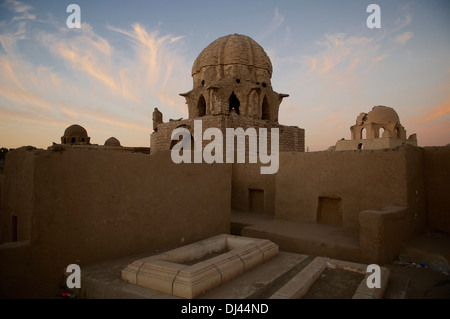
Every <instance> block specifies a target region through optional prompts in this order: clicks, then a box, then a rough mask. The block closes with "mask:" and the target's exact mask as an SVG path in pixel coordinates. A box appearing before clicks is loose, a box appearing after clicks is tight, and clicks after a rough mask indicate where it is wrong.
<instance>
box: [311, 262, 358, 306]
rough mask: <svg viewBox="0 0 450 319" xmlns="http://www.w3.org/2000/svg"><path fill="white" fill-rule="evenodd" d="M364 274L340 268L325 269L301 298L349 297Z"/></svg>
mask: <svg viewBox="0 0 450 319" xmlns="http://www.w3.org/2000/svg"><path fill="white" fill-rule="evenodd" d="M363 279H364V275H362V274H359V273H356V272H352V271H347V270H340V269H328V268H327V269H325V270H324V271H323V273H322V275H321V276H320V278H319V279H317V281H316V282H315V283H314V284H313V285H312V286H311V288H310V289H309V291H308V293H307V294H306V295H305V296H304V297H303V299H351V298H352V297H353V295H354V293H355V291H356V289H357V288H358V286H359V284H360V283H361V280H363Z"/></svg>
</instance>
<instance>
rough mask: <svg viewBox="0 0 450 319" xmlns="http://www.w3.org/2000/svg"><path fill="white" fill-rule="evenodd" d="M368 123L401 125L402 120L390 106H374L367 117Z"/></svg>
mask: <svg viewBox="0 0 450 319" xmlns="http://www.w3.org/2000/svg"><path fill="white" fill-rule="evenodd" d="M366 123H377V124H387V123H400V118H399V117H398V114H397V112H395V110H394V109H393V108H392V107H388V106H382V105H379V106H374V107H373V108H372V111H370V112H369V113H368V114H367V116H366Z"/></svg>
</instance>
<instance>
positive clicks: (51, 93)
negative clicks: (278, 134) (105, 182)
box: [0, 0, 450, 151]
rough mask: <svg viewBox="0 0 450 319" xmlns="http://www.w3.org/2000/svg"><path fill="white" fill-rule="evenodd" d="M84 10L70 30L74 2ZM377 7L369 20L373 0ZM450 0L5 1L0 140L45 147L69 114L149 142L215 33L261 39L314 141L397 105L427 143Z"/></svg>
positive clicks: (449, 25) (279, 87)
mask: <svg viewBox="0 0 450 319" xmlns="http://www.w3.org/2000/svg"><path fill="white" fill-rule="evenodd" d="M71 3H76V4H78V5H79V6H80V8H81V23H82V26H81V28H80V29H69V28H68V27H67V26H66V19H67V17H68V16H69V14H70V13H67V12H66V8H67V6H68V5H69V4H71ZM371 3H376V4H378V5H379V6H380V8H381V28H380V29H369V28H368V27H367V25H366V19H367V17H368V16H369V13H367V12H366V8H367V6H368V5H369V4H371ZM449 16H450V1H447V0H443V1H438V0H429V1H418V0H417V1H413V0H411V1H405V0H395V1H394V0H391V1H376V0H372V1H362V0H344V1H331V0H328V1H325V0H318V1H312V0H309V1H264V0H263V1H252V0H247V1H242V0H241V1H213V0H210V1H169V0H167V1H137V0H134V1H133V0H129V1H102V0H96V1H75V0H71V1H61V0H58V1H56V0H54V1H16V0H5V1H0V119H1V120H0V146H2V147H8V148H14V147H19V146H22V145H33V146H36V147H41V148H46V147H47V146H49V145H51V144H52V142H60V137H61V136H62V134H63V132H64V129H65V128H66V127H68V126H69V125H71V124H75V123H76V124H80V125H82V126H83V127H85V128H86V129H87V131H88V134H89V136H90V137H91V143H94V144H100V145H102V144H103V143H104V141H105V140H106V139H107V138H109V137H110V136H115V137H116V138H118V139H119V140H120V141H121V143H122V145H125V146H148V145H149V140H150V137H149V136H150V133H151V132H152V120H151V118H152V112H153V109H154V108H155V107H158V108H159V110H161V111H162V112H163V114H164V120H165V121H168V120H169V119H170V118H180V117H183V118H186V117H187V108H186V104H185V100H184V98H183V97H181V96H179V93H183V92H187V91H189V90H190V89H191V88H192V78H191V68H192V64H193V62H194V60H195V58H196V57H197V56H198V54H199V53H200V52H201V51H202V50H203V49H204V48H205V47H206V46H207V45H208V44H209V43H211V42H212V41H214V40H215V39H217V38H219V37H221V36H224V35H227V34H232V33H239V34H245V35H248V36H250V37H252V38H253V39H254V40H255V41H257V42H258V43H259V44H260V45H261V46H262V47H263V48H264V49H265V51H266V52H267V54H268V55H269V57H270V59H271V61H272V64H273V76H272V86H273V88H274V90H275V91H277V92H280V93H287V94H289V95H290V96H289V97H288V98H286V99H284V101H283V103H282V104H281V106H280V116H279V120H280V123H281V124H284V125H295V126H299V127H301V128H304V129H305V131H306V146H307V147H308V148H309V150H310V151H318V150H324V149H327V148H328V147H329V146H331V145H334V144H335V143H336V141H337V140H339V139H341V138H346V139H349V138H350V130H349V127H350V126H351V125H353V124H354V123H355V120H356V117H357V116H358V115H359V113H361V112H369V111H370V110H371V109H372V107H373V106H375V105H386V106H391V107H393V108H394V109H395V110H396V111H397V113H398V114H399V116H400V120H401V122H402V124H403V126H404V127H405V128H406V130H407V134H408V135H409V134H413V133H417V135H418V141H419V145H420V146H429V145H446V144H448V143H450V41H449V40H450V36H449V34H450V20H449V19H448V17H449Z"/></svg>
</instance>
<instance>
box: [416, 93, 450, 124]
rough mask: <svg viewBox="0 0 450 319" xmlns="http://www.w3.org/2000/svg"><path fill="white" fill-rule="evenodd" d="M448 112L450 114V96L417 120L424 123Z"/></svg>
mask: <svg viewBox="0 0 450 319" xmlns="http://www.w3.org/2000/svg"><path fill="white" fill-rule="evenodd" d="M447 114H450V98H449V99H447V100H446V101H443V102H441V103H440V104H438V105H436V106H434V107H432V108H431V109H430V110H428V111H427V112H426V113H425V114H424V115H423V116H421V117H420V118H418V119H417V121H418V123H420V124H423V123H427V122H430V121H433V120H435V119H437V118H440V117H443V116H445V115H447Z"/></svg>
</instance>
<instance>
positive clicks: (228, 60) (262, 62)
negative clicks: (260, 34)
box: [192, 34, 272, 76]
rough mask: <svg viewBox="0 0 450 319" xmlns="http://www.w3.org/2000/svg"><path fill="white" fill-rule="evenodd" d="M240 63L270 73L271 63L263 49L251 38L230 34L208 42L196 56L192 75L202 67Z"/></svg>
mask: <svg viewBox="0 0 450 319" xmlns="http://www.w3.org/2000/svg"><path fill="white" fill-rule="evenodd" d="M230 64H240V65H245V66H252V67H254V68H261V69H265V70H267V71H268V72H269V74H270V76H271V75H272V63H271V62H270V59H269V57H268V56H267V54H266V52H265V51H264V49H263V48H262V47H261V46H260V45H259V44H258V43H256V41H255V40H253V39H252V38H250V37H248V36H245V35H241V34H230V35H227V36H224V37H221V38H218V39H217V40H215V41H213V42H212V43H211V44H209V45H208V46H207V47H206V48H205V49H204V50H203V51H202V52H201V53H200V54H199V56H198V57H197V59H196V60H195V62H194V65H193V67H192V75H194V74H196V73H198V72H200V70H201V69H202V68H203V67H207V66H218V65H230Z"/></svg>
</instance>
